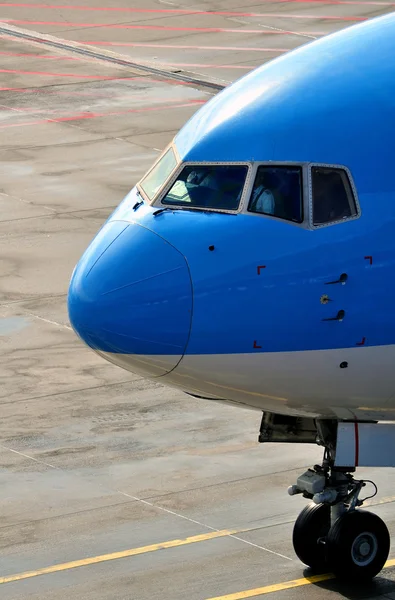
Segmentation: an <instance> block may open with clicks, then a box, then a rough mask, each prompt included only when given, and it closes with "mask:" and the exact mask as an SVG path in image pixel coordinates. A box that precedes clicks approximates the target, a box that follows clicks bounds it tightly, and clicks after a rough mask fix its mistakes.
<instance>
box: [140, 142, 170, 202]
mask: <svg viewBox="0 0 395 600" xmlns="http://www.w3.org/2000/svg"><path fill="white" fill-rule="evenodd" d="M176 166H177V159H176V156H175V154H174V150H173V148H169V149H168V150H167V152H165V153H164V154H163V156H162V158H161V159H160V160H159V162H157V163H156V165H155V166H154V168H153V169H151V171H149V173H147V175H146V176H145V177H144V179H143V180H142V181H141V182H140V187H141V188H142V190H143V192H144V193H145V194H146V195H147V196H148V198H149V200H153V199H154V197H155V196H156V194H157V193H158V191H159V190H160V188H161V187H162V186H163V184H164V183H165V181H166V180H167V179H168V178H169V177H170V175H171V173H172V172H173V171H174V169H175V167H176Z"/></svg>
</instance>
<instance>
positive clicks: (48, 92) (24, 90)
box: [0, 87, 135, 99]
mask: <svg viewBox="0 0 395 600" xmlns="http://www.w3.org/2000/svg"><path fill="white" fill-rule="evenodd" d="M0 92H15V93H17V94H46V95H49V96H88V97H89V96H94V97H95V98H116V99H119V98H130V99H134V98H135V96H134V95H133V90H131V93H130V94H128V95H126V94H125V95H119V96H118V95H117V94H103V93H102V92H100V93H99V92H70V91H65V92H63V91H60V90H48V89H46V88H45V89H42V88H17V87H0Z"/></svg>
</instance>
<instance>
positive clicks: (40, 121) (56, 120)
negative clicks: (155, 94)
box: [0, 100, 206, 129]
mask: <svg viewBox="0 0 395 600" xmlns="http://www.w3.org/2000/svg"><path fill="white" fill-rule="evenodd" d="M205 102H206V100H191V101H190V102H185V103H183V104H173V105H162V106H150V107H144V108H136V109H130V110H122V111H117V112H110V113H80V114H77V115H71V116H68V117H57V118H53V119H38V120H36V121H29V122H24V123H10V124H7V125H0V129H8V128H9V127H27V126H29V125H42V124H44V123H63V122H65V121H81V120H83V119H97V118H99V117H113V116H116V117H118V116H121V115H126V114H130V113H142V112H149V111H157V110H168V109H171V108H183V107H186V106H193V105H195V104H204V103H205Z"/></svg>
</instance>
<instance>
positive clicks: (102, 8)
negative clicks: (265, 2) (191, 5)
mask: <svg viewBox="0 0 395 600" xmlns="http://www.w3.org/2000/svg"><path fill="white" fill-rule="evenodd" d="M0 6H10V7H15V6H17V7H23V8H40V9H58V10H59V9H62V10H83V11H99V12H129V13H149V14H152V13H154V14H155V13H157V14H175V15H179V14H182V15H187V16H196V15H198V16H199V17H201V16H207V17H211V16H212V15H219V16H224V17H264V18H270V17H275V18H276V19H317V20H318V19H320V20H321V19H328V20H336V21H366V18H365V17H343V16H321V15H319V16H317V15H294V14H289V13H271V12H270V13H255V12H238V11H229V10H213V11H206V10H186V9H179V8H162V9H157V8H156V9H155V8H131V7H123V6H118V7H115V6H114V7H113V6H73V5H69V4H66V5H56V4H28V3H24V2H17V3H15V4H14V3H12V2H0Z"/></svg>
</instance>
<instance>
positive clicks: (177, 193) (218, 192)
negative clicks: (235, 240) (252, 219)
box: [138, 146, 358, 228]
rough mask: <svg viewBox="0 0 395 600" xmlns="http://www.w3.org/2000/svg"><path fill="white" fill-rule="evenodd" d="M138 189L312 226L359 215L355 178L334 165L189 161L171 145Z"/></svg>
mask: <svg viewBox="0 0 395 600" xmlns="http://www.w3.org/2000/svg"><path fill="white" fill-rule="evenodd" d="M306 182H307V186H306V185H305V183H306ZM138 188H139V190H141V192H142V193H143V194H144V198H145V199H146V200H148V202H149V203H150V204H152V205H154V206H162V207H163V206H168V207H169V208H170V207H174V208H177V207H178V208H184V209H197V210H206V211H207V210H209V211H223V212H227V213H235V212H242V213H244V214H246V213H247V214H251V215H253V214H254V215H260V216H269V217H275V218H277V219H281V220H285V221H288V222H292V223H295V224H300V225H301V226H302V227H306V226H307V227H309V228H315V227H322V226H325V225H328V224H332V223H339V222H341V221H344V220H347V219H352V218H356V217H357V216H358V209H357V206H356V203H355V198H354V193H353V190H352V187H351V183H350V176H349V174H348V173H347V171H346V169H345V168H344V167H343V168H342V167H336V166H334V165H320V166H319V165H314V163H313V164H311V163H305V164H280V165H279V164H277V165H276V164H268V163H265V164H262V163H258V164H257V163H255V164H254V163H247V162H246V163H244V164H243V163H227V164H224V163H193V164H191V163H189V164H188V163H186V164H185V163H184V164H183V163H182V162H181V161H180V160H179V159H178V158H177V156H176V153H175V151H174V149H173V147H172V146H170V147H169V148H168V149H167V150H166V151H165V152H164V153H163V155H162V156H161V157H160V158H159V160H158V161H157V163H156V164H155V165H154V166H153V168H152V169H151V170H150V171H149V172H148V173H147V175H146V176H145V177H144V178H143V179H142V180H141V182H140V183H139V184H138ZM304 204H306V208H307V205H308V206H309V209H308V210H305V211H304Z"/></svg>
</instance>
